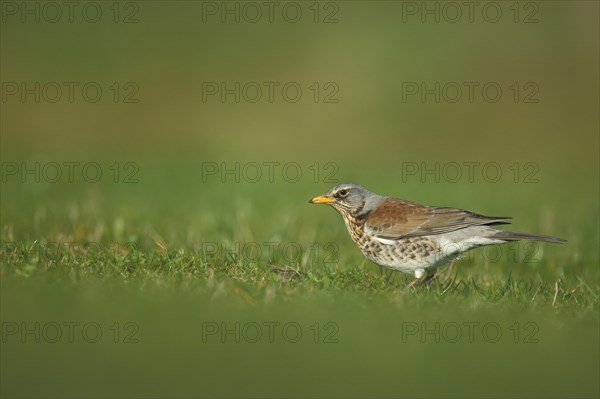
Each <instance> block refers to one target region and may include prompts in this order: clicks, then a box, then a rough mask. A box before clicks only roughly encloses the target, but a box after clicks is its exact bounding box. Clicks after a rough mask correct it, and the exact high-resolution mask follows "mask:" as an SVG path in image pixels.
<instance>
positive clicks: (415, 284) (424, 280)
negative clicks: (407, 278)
mask: <svg viewBox="0 0 600 399" xmlns="http://www.w3.org/2000/svg"><path fill="white" fill-rule="evenodd" d="M435 276H436V274H435V273H427V274H425V275H424V276H423V277H421V278H415V279H414V280H413V281H411V282H410V283H409V284H408V285H407V286H406V288H407V289H408V288H421V287H424V286H426V285H427V284H429V283H430V282H431V281H432V280H433V278H434V277H435Z"/></svg>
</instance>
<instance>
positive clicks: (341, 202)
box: [309, 183, 384, 216]
mask: <svg viewBox="0 0 600 399" xmlns="http://www.w3.org/2000/svg"><path fill="white" fill-rule="evenodd" d="M383 198H384V197H382V196H380V195H377V194H375V193H372V192H370V191H369V190H367V189H366V188H364V187H363V186H361V185H358V184H354V183H342V184H338V185H337V186H335V187H333V188H332V189H331V190H329V191H328V192H327V193H326V194H324V195H320V196H318V197H315V198H313V199H311V200H310V201H309V202H310V203H311V204H329V205H331V206H333V207H334V208H335V209H336V210H337V211H338V212H340V213H341V214H342V215H344V214H349V215H352V216H361V215H365V214H367V213H369V212H370V211H371V210H372V209H373V208H375V206H377V204H379V203H380V202H381V200H382V199H383Z"/></svg>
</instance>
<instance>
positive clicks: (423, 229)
mask: <svg viewBox="0 0 600 399" xmlns="http://www.w3.org/2000/svg"><path fill="white" fill-rule="evenodd" d="M506 219H510V218H509V217H503V216H483V215H479V214H477V213H474V212H469V211H465V210H462V209H456V208H445V207H435V206H425V205H419V204H416V203H414V202H410V201H405V200H401V199H396V198H388V199H386V200H384V201H383V202H382V203H381V204H380V205H379V206H378V207H377V209H376V210H374V211H372V212H371V213H369V215H368V216H367V218H366V220H365V229H366V230H367V231H368V232H370V233H372V234H375V235H376V236H377V237H381V238H389V239H398V238H403V237H415V236H425V235H435V234H442V233H447V232H450V231H455V230H460V229H464V228H466V227H469V226H477V225H495V224H507V223H509V222H506Z"/></svg>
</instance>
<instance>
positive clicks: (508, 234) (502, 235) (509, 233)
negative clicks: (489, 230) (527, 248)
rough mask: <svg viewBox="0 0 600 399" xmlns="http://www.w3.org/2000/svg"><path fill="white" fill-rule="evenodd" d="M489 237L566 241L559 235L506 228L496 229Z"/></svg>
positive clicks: (506, 239) (516, 239)
mask: <svg viewBox="0 0 600 399" xmlns="http://www.w3.org/2000/svg"><path fill="white" fill-rule="evenodd" d="M490 238H496V239H499V240H504V241H519V240H528V241H545V242H554V243H560V244H562V243H563V242H567V240H565V239H563V238H559V237H552V236H544V235H541V234H530V233H518V232H515V231H507V230H498V232H497V233H496V234H494V235H493V236H491V237H490Z"/></svg>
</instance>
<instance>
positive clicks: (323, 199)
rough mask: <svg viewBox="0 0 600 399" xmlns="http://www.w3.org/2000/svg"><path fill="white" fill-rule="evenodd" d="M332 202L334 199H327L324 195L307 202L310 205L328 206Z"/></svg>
mask: <svg viewBox="0 0 600 399" xmlns="http://www.w3.org/2000/svg"><path fill="white" fill-rule="evenodd" d="M333 201H335V199H334V198H331V197H328V196H326V195H319V196H318V197H315V198H313V199H311V200H310V201H308V202H310V203H311V204H328V203H330V202H333Z"/></svg>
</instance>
